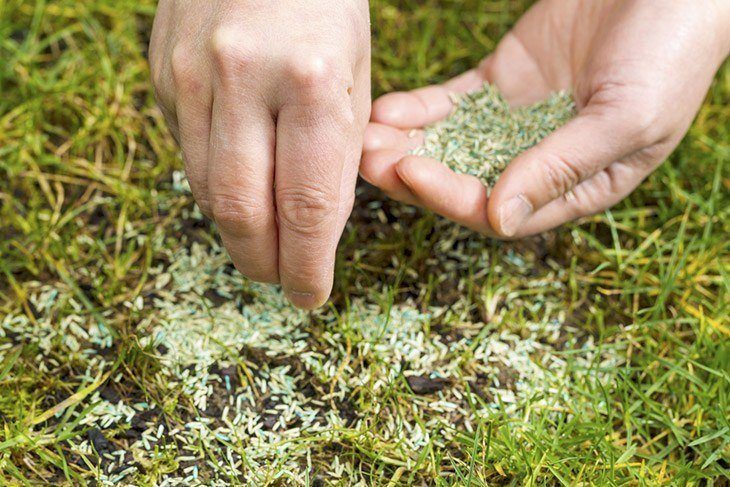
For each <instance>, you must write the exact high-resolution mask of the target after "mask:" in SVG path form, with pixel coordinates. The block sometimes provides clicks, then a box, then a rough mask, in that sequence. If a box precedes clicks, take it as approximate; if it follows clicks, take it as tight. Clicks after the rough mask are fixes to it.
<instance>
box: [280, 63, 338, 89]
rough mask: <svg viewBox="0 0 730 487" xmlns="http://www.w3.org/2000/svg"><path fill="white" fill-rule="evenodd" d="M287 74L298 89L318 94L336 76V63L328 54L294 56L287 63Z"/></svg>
mask: <svg viewBox="0 0 730 487" xmlns="http://www.w3.org/2000/svg"><path fill="white" fill-rule="evenodd" d="M287 74H288V76H289V77H290V79H291V80H292V82H293V83H294V85H295V86H296V87H297V88H299V89H304V90H307V91H309V92H313V93H319V92H321V91H323V90H326V89H327V87H328V86H330V84H331V83H332V81H333V80H334V79H335V78H336V77H337V75H338V63H337V60H336V58H335V57H334V56H332V55H329V54H307V55H303V56H294V57H292V58H291V59H290V60H289V61H288V63H287Z"/></svg>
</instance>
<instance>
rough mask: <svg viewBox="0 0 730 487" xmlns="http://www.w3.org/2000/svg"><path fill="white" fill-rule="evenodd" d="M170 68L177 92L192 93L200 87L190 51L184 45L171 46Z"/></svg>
mask: <svg viewBox="0 0 730 487" xmlns="http://www.w3.org/2000/svg"><path fill="white" fill-rule="evenodd" d="M170 70H171V72H172V81H173V83H174V85H175V89H176V90H177V91H178V92H179V93H180V92H185V93H194V92H196V91H197V89H198V88H199V87H200V83H199V82H198V81H197V79H198V73H197V68H196V66H195V63H194V62H193V59H192V52H191V51H190V50H189V49H188V48H187V47H186V46H184V45H178V46H176V47H175V48H173V50H172V55H171V56H170Z"/></svg>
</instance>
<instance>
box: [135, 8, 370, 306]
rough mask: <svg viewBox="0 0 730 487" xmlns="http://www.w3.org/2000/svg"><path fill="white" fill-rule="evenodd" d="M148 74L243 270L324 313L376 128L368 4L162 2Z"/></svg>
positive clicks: (203, 200) (195, 181)
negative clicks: (372, 125) (367, 140)
mask: <svg viewBox="0 0 730 487" xmlns="http://www.w3.org/2000/svg"><path fill="white" fill-rule="evenodd" d="M150 65H151V71H152V77H153V82H154V86H155V92H156V96H157V99H158V101H159V104H160V106H161V108H162V110H163V112H164V114H165V116H166V118H167V120H168V122H169V124H170V127H171V128H172V131H173V133H174V135H175V136H176V138H177V140H178V141H179V143H180V145H181V148H182V153H183V158H184V160H185V167H186V171H187V175H188V179H189V181H190V186H191V189H192V192H193V195H194V197H195V199H196V201H197V203H198V204H199V206H200V209H201V211H202V212H203V213H204V214H206V215H208V216H210V217H211V218H213V219H214V220H215V222H216V223H217V226H218V229H219V231H220V234H221V237H222V240H223V243H224V245H225V247H226V249H227V250H228V252H229V254H230V256H231V258H232V260H233V262H234V263H235V265H236V267H237V269H238V270H239V271H241V273H243V274H244V275H245V276H247V277H249V278H251V279H253V280H256V281H262V282H270V283H281V284H282V286H283V288H284V289H285V291H286V293H287V295H288V296H289V298H290V299H291V300H292V301H293V303H294V304H296V305H298V306H300V307H303V308H314V307H317V306H319V305H321V304H323V303H324V301H326V299H327V298H328V296H329V293H330V291H331V288H332V275H333V269H334V260H335V250H336V247H337V243H338V240H339V237H340V235H341V233H342V230H343V228H344V225H345V222H346V220H347V218H348V216H349V214H350V211H351V209H352V204H353V201H354V189H355V183H356V180H357V169H358V164H359V159H360V154H361V150H362V137H363V132H364V130H365V126H366V125H367V122H368V119H369V117H370V28H369V12H368V4H367V1H366V0H317V1H315V2H311V1H304V0H268V1H266V0H216V1H205V2H200V1H195V0H162V1H161V2H160V4H159V7H158V12H157V17H156V19H155V24H154V29H153V33H152V40H151V45H150Z"/></svg>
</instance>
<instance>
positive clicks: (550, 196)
mask: <svg viewBox="0 0 730 487" xmlns="http://www.w3.org/2000/svg"><path fill="white" fill-rule="evenodd" d="M653 125H654V124H653V123H652V120H651V119H650V118H649V117H647V116H646V115H645V114H637V110H636V109H632V108H626V107H621V106H616V105H605V104H600V105H599V104H593V105H591V104H589V105H587V106H586V107H585V108H584V109H582V110H581V112H580V113H579V114H578V116H577V117H576V118H574V119H572V120H571V121H570V122H568V123H567V124H566V125H564V126H563V127H561V128H559V129H558V130H556V131H555V132H553V133H552V134H550V135H549V136H548V137H546V138H545V139H544V140H542V141H541V142H540V143H539V144H537V145H536V146H534V147H533V148H531V149H529V150H528V151H526V152H524V153H523V154H521V155H520V156H518V157H517V158H515V160H514V161H512V162H511V163H510V165H509V166H508V167H507V169H506V170H505V172H504V173H503V174H502V176H501V177H500V179H499V181H497V184H496V185H495V187H494V190H493V191H492V194H491V196H490V201H489V206H488V210H487V213H488V218H489V222H490V224H491V225H492V227H493V228H494V229H495V231H496V232H497V233H498V234H500V235H501V236H503V237H513V236H515V235H516V234H518V233H519V230H520V228H521V227H522V226H523V225H524V224H525V223H526V222H527V221H528V220H529V219H530V218H531V217H532V215H534V214H535V212H537V210H539V209H540V208H542V207H543V206H545V205H547V204H548V203H550V202H551V201H553V200H555V199H557V198H560V197H563V196H565V195H567V194H568V193H569V192H570V191H571V190H572V189H573V188H574V187H575V186H576V185H577V184H579V183H580V182H582V181H585V180H586V179H588V178H590V177H591V176H593V175H594V174H596V173H598V172H599V171H601V170H603V169H605V168H606V167H608V166H609V165H610V164H611V163H613V162H615V161H618V160H620V159H622V158H624V157H626V156H628V155H630V154H632V153H634V152H636V151H638V150H640V149H642V148H643V147H646V146H647V145H650V144H651V143H652V142H651V133H652V132H653V131H654V129H653Z"/></svg>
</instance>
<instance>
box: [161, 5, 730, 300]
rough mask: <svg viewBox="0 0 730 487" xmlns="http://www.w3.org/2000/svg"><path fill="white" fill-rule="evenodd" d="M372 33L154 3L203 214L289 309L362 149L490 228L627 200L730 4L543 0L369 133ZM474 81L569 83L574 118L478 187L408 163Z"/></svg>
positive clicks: (270, 15) (333, 223) (317, 296)
mask: <svg viewBox="0 0 730 487" xmlns="http://www.w3.org/2000/svg"><path fill="white" fill-rule="evenodd" d="M369 36H370V32H369V17H368V5H367V1H366V0H317V1H316V2H313V1H307V0H210V1H206V2H198V1H195V0H161V1H160V3H159V8H158V12H157V16H156V19H155V25H154V29H153V33H152V39H151V44H150V64H151V71H152V78H153V83H154V86H155V93H156V96H157V98H158V101H159V104H160V107H161V109H162V111H163V113H164V114H165V117H166V118H167V120H168V122H169V125H170V127H171V129H172V132H173V135H174V136H175V137H176V138H177V140H178V141H179V142H180V146H181V149H182V153H183V158H184V160H185V166H186V170H187V174H188V179H189V181H190V185H191V188H192V191H193V195H194V197H195V199H196V201H197V203H198V205H199V206H200V208H201V211H202V212H203V213H204V214H206V215H208V216H209V217H211V218H213V219H214V220H215V222H216V223H217V226H218V229H219V231H220V233H221V237H222V240H223V244H224V245H225V247H226V249H227V250H228V252H229V254H230V256H231V258H232V260H233V262H234V264H235V265H236V267H237V269H238V270H239V271H240V272H241V273H243V274H244V275H245V276H247V277H249V278H251V279H253V280H256V281H261V282H270V283H280V284H282V286H283V288H284V290H285V292H286V293H287V295H288V297H289V298H290V300H291V301H292V302H293V304H295V305H296V306H299V307H302V308H309V309H311V308H316V307H318V306H320V305H322V304H323V303H324V302H325V301H326V300H327V297H328V295H329V293H330V291H331V288H332V276H333V270H334V260H335V250H336V247H337V242H338V239H339V237H340V235H341V233H342V230H343V228H344V225H345V222H346V220H347V218H348V215H349V214H350V212H351V209H352V205H353V201H354V188H355V183H356V178H357V169H358V162H359V159H360V155H361V149H363V145H364V154H363V155H362V161H361V166H360V171H361V174H362V176H363V177H364V178H365V179H367V180H368V181H370V182H371V183H373V184H375V185H376V186H379V187H381V188H382V189H383V190H384V191H385V192H386V193H387V194H388V195H390V196H391V197H393V198H396V199H399V200H401V201H405V202H407V203H411V204H417V205H421V206H424V207H426V208H429V209H431V210H433V211H435V212H437V213H440V214H442V215H444V216H446V217H448V218H450V219H452V220H454V221H456V222H459V223H461V224H464V225H466V226H468V227H470V228H472V229H474V230H476V231H478V232H482V233H485V234H487V235H491V236H496V237H501V238H519V237H523V236H527V235H531V234H534V233H538V232H542V231H544V230H547V229H549V228H553V227H555V226H557V225H560V224H562V223H564V222H566V221H569V220H572V219H575V218H578V217H581V216H585V215H589V214H593V213H596V212H600V211H602V210H604V209H605V208H608V207H610V206H611V205H613V204H615V203H616V202H618V201H619V200H620V199H622V198H623V197H625V196H626V195H627V194H629V193H630V192H631V191H632V190H633V189H634V188H635V187H636V186H637V185H638V184H639V183H640V182H641V181H642V180H643V179H644V178H645V177H646V176H647V175H648V174H650V173H651V172H652V171H653V170H654V169H655V168H656V167H657V166H658V164H659V163H660V162H661V161H662V160H664V158H665V157H666V156H667V155H668V154H669V153H670V152H671V151H672V149H673V148H674V147H676V145H677V144H678V143H679V141H680V139H681V138H682V136H683V135H684V133H685V132H686V131H687V129H688V127H689V125H690V123H691V121H692V119H693V117H694V116H695V114H696V112H697V110H698V108H699V106H700V104H701V102H702V99H703V97H704V95H705V93H706V92H707V90H708V88H709V85H710V83H711V81H712V77H713V75H714V73H715V72H716V70H717V68H718V66H719V65H720V63H721V62H722V60H723V59H724V58H725V57H726V56H727V54H728V50H729V49H730V2H728V1H727V0H705V1H703V2H697V1H696V0H666V1H664V2H661V6H659V5H658V3H657V2H656V1H655V0H624V1H620V0H592V1H587V0H583V1H580V0H542V1H540V2H538V3H537V4H536V5H535V6H534V7H533V8H532V9H531V10H530V11H529V12H528V13H527V14H525V16H524V17H523V18H522V19H521V20H520V22H519V23H518V24H517V25H516V26H515V28H514V29H513V30H512V32H510V33H509V34H507V35H506V36H505V38H504V39H503V40H502V42H501V43H500V45H499V46H498V48H497V50H496V51H495V53H494V54H492V55H490V56H489V57H487V58H486V59H485V60H484V61H483V62H482V63H481V64H480V66H478V67H477V68H475V69H474V70H472V71H469V72H467V73H465V74H463V75H461V76H459V77H457V78H455V79H453V80H451V81H449V82H448V83H445V84H444V85H439V86H431V87H427V88H421V89H419V90H415V91H413V92H410V93H392V94H389V95H386V96H384V97H382V98H381V99H379V100H377V101H376V103H375V104H374V106H373V112H372V119H371V122H372V123H370V124H369V125H368V119H369V118H370V107H371V103H370V47H369V46H370V37H369ZM486 81H489V82H491V83H494V84H496V85H497V87H498V88H499V89H500V90H501V91H502V92H503V93H505V95H506V97H507V99H508V100H509V101H510V102H511V103H513V104H515V105H520V104H528V103H532V102H534V101H537V100H540V99H542V98H545V97H546V96H547V95H548V94H549V93H550V92H552V91H555V90H561V89H570V90H572V92H573V94H574V96H575V98H576V100H577V104H578V107H579V110H580V112H579V116H578V117H577V118H576V119H575V120H573V121H571V122H570V123H568V124H567V125H566V126H565V127H563V128H562V129H560V130H558V131H556V132H555V133H554V134H553V135H552V136H550V137H548V138H547V139H545V140H544V141H543V142H542V143H540V144H539V145H538V146H536V147H535V148H533V149H531V150H530V151H527V152H526V153H524V154H523V155H521V156H520V157H518V158H517V159H516V160H515V161H513V162H512V163H511V164H510V166H509V167H508V169H507V170H506V172H505V173H504V175H503V176H502V177H501V178H500V180H499V182H498V183H497V185H496V186H495V188H493V190H492V192H491V194H490V196H489V197H488V196H487V189H486V188H484V187H483V186H482V184H481V183H480V182H479V181H478V180H477V179H476V178H473V177H470V176H464V175H457V174H455V173H453V172H452V171H450V170H449V169H447V168H446V167H445V166H443V165H442V164H440V163H438V162H436V161H434V160H429V159H426V158H418V157H411V156H407V153H408V151H409V150H410V149H411V148H413V147H415V145H417V144H419V143H420V142H421V141H422V132H420V131H419V130H416V132H415V133H416V136H415V137H409V134H410V133H411V132H413V129H420V128H422V127H424V126H425V125H428V124H430V123H433V122H436V121H438V120H440V119H443V118H444V117H446V116H448V114H449V113H450V111H451V110H452V108H453V106H452V102H451V100H450V98H449V93H450V92H466V91H470V90H474V89H478V88H479V87H480V86H481V85H482V83H484V82H486ZM366 126H367V131H366ZM364 132H365V133H364Z"/></svg>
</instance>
